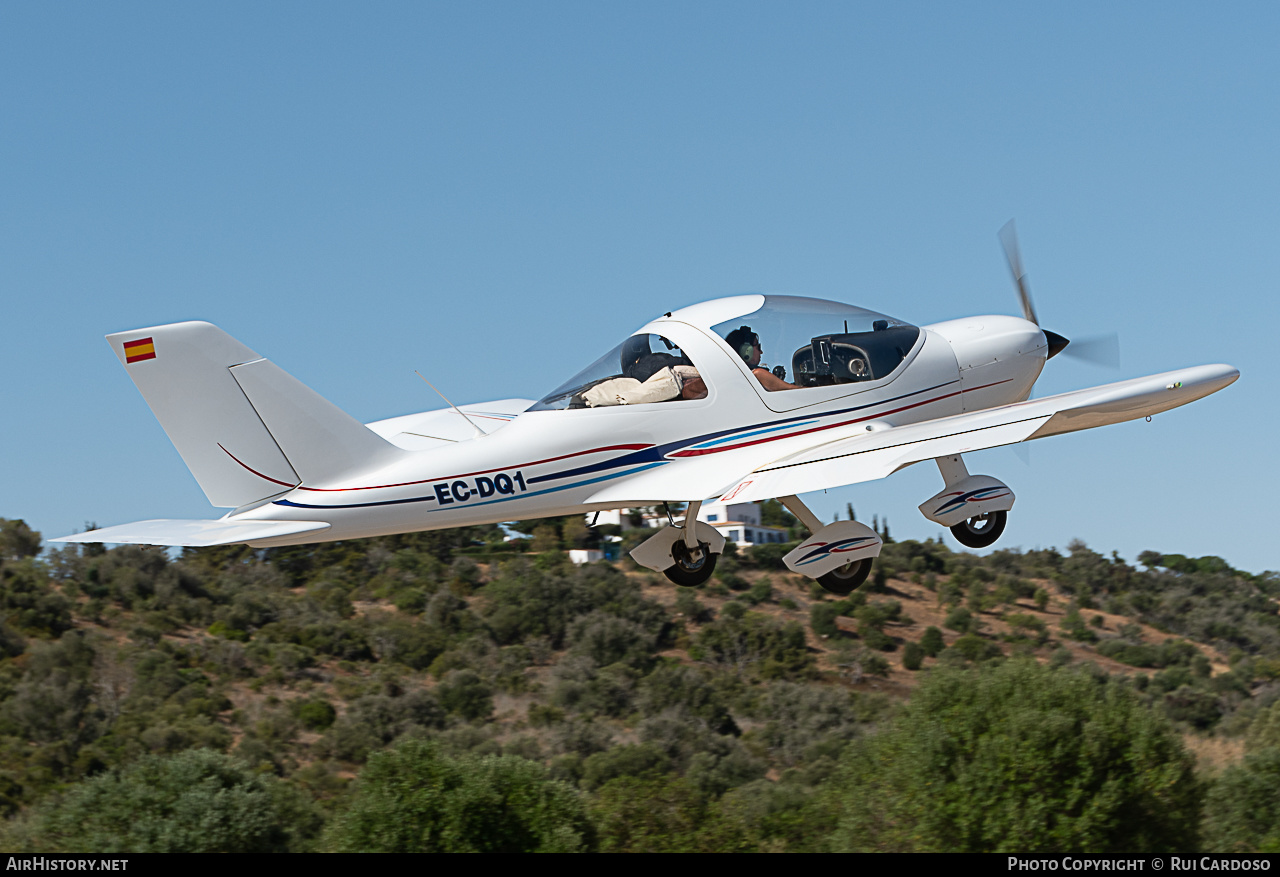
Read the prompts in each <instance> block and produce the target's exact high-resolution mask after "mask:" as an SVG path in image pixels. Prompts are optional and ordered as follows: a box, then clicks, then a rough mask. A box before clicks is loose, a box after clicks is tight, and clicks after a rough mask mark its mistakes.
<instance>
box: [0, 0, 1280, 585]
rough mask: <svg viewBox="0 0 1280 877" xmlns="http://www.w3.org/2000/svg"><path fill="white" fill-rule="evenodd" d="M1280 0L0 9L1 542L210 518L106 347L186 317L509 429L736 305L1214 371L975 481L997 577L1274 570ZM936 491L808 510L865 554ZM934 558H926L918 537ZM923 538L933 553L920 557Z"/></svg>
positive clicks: (391, 402) (273, 353) (867, 489)
mask: <svg viewBox="0 0 1280 877" xmlns="http://www.w3.org/2000/svg"><path fill="white" fill-rule="evenodd" d="M1278 25H1280V7H1276V6H1275V5H1274V4H1264V3H1234V4H1229V5H1226V6H1222V5H1212V6H1211V5H1210V4H1204V3H1200V4H1184V3H1169V2H1160V3H1132V4H1111V3H1072V4H1044V3H1038V4H1027V3H1010V4H994V3H993V4H943V3H904V2H895V3H874V4H872V3H851V2H842V3H830V4H827V3H804V4H785V5H784V4H781V3H747V2H732V3H711V2H701V3H692V4H690V3H655V2H644V3H608V4H605V3H580V4H579V3H538V4H528V3H468V4H464V3H448V4H434V3H425V2H414V3H377V4H331V3H319V2H307V3H279V2H278V3H270V4H261V3H229V2H219V3H216V4H215V3H188V4H173V3H154V4H140V3H127V2H125V3H114V4H90V3H61V4H47V3H32V2H11V3H6V4H3V5H0V305H2V311H0V318H2V320H3V327H4V338H5V343H4V345H3V348H2V350H0V366H3V370H4V372H3V373H4V377H5V380H4V381H3V384H2V389H0V406H2V407H0V410H3V411H4V413H5V416H6V418H7V419H8V424H7V428H6V429H4V430H3V431H0V516H3V517H11V518H13V517H21V518H25V519H26V520H27V521H28V522H29V523H30V524H31V525H32V526H33V527H35V528H37V529H39V530H41V531H43V532H44V534H45V535H46V536H55V535H61V534H63V533H66V532H71V531H73V530H78V529H81V528H82V527H83V526H84V523H85V522H86V521H94V522H97V523H99V524H101V525H104V526H105V525H108V524H117V523H125V522H128V521H132V520H139V519H145V518H158V517H175V518H202V517H216V516H217V515H219V514H221V512H220V510H214V509H212V508H211V507H209V506H208V504H207V503H206V501H205V499H204V496H203V494H202V493H201V492H200V490H199V488H198V487H197V485H196V483H195V481H194V479H192V478H191V476H190V475H189V473H188V472H187V470H186V468H185V466H183V464H182V462H181V459H180V458H179V457H178V455H177V453H176V451H174V450H173V449H172V446H171V445H170V444H169V442H168V440H167V439H166V438H165V436H164V434H163V432H162V431H161V429H160V428H159V426H158V425H157V424H156V422H155V420H154V418H153V417H152V415H151V414H150V412H149V410H148V409H147V407H146V405H145V403H144V402H143V401H142V399H141V397H140V396H139V395H138V393H137V391H136V390H135V389H134V387H133V385H132V383H131V382H130V381H129V380H128V378H127V376H126V375H125V374H124V371H123V369H121V368H120V366H119V364H118V363H117V362H116V360H115V358H114V357H113V356H112V354H111V352H110V350H109V348H108V347H107V345H106V343H105V342H104V341H103V340H102V336H103V335H105V334H106V333H108V332H113V331H119V330H122V329H129V328H136V327H142V326H149V325H156V324H159V323H165V322H171V321H174V320H184V319H206V320H209V321H211V322H214V323H216V324H218V325H220V326H221V327H222V328H224V329H226V330H227V331H228V332H230V333H231V334H233V335H235V336H236V337H237V338H239V339H240V340H242V341H244V342H245V343H246V344H248V345H249V346H250V347H252V348H254V349H255V350H257V351H258V352H260V353H262V354H263V355H265V356H268V357H270V358H271V359H272V360H274V361H275V362H277V363H278V364H280V365H281V366H282V367H284V368H285V369H287V370H288V371H290V372H291V373H293V374H294V375H295V376H297V377H298V378H299V379H301V380H302V381H304V382H305V383H307V384H309V385H310V386H312V387H313V388H315V389H316V390H317V391H319V392H320V393H322V394H323V395H325V396H327V397H328V398H330V399H331V400H333V401H334V402H335V403H336V404H338V405H339V406H341V407H343V408H344V409H346V410H347V411H349V412H350V413H352V414H353V415H354V416H356V417H358V418H360V419H362V420H366V421H367V420H374V419H380V418H383V417H390V416H394V415H398V414H404V413H408V412H411V411H414V410H421V409H425V408H434V407H438V402H437V401H436V400H435V399H434V398H433V396H434V394H431V393H430V391H429V390H427V389H426V388H425V387H424V386H423V384H422V383H421V382H420V381H419V380H418V379H417V377H416V376H415V375H414V374H413V372H414V370H415V369H419V370H421V371H422V372H423V373H424V374H426V375H427V376H428V377H429V378H430V379H431V380H432V382H433V383H435V384H436V385H437V386H439V387H440V388H441V389H442V390H443V391H444V392H445V393H446V394H447V395H449V396H450V398H452V399H454V401H457V402H478V401H483V400H486V399H494V398H503V397H510V396H526V397H534V398H536V397H538V396H540V395H542V394H544V393H545V392H547V391H548V390H549V389H551V388H552V387H554V386H556V385H558V384H559V383H560V382H561V381H563V380H564V379H566V378H567V377H568V376H569V375H571V374H573V373H574V372H576V371H577V370H578V369H580V368H581V367H583V366H584V365H586V364H587V363H588V362H590V361H592V360H593V359H595V358H596V357H597V356H599V355H600V353H602V352H603V351H604V350H606V349H608V348H609V347H611V346H613V345H614V344H616V343H617V341H618V340H619V339H620V338H621V337H622V336H624V335H625V334H627V333H629V332H631V331H632V330H634V329H635V328H637V327H638V326H640V325H641V324H643V323H644V322H646V321H647V320H648V319H650V318H652V317H653V316H656V315H657V314H660V313H662V312H664V311H667V310H671V309H673V308H676V307H680V306H683V305H686V304H691V303H694V302H697V301H702V300H705V299H709V298H715V297H719V296H723V295H733V294H738V293H741V292H757V291H759V292H775V293H788V294H796V295H808V296H815V297H820V298H831V299H836V300H840V301H846V302H849V303H853V304H858V305H862V306H865V307H868V308H871V309H874V310H879V311H883V312H886V313H889V314H892V315H894V316H896V317H899V318H902V319H905V320H909V321H912V322H916V323H928V322H934V321H937V320H942V319H949V318H953V317H960V316H967V315H971V314H982V313H1016V312H1017V305H1016V301H1015V297H1014V293H1013V289H1012V285H1011V283H1010V280H1009V277H1008V272H1007V269H1006V267H1005V264H1004V262H1003V256H1002V255H1001V252H1000V248H999V245H998V242H997V238H996V232H997V231H998V229H999V228H1000V226H1001V225H1003V224H1004V222H1006V221H1007V220H1008V219H1009V218H1011V217H1016V218H1017V221H1018V226H1019V231H1020V233H1021V237H1022V245H1023V254H1024V259H1025V261H1026V264H1027V269H1028V271H1029V278H1030V282H1031V287H1032V291H1033V293H1034V294H1035V298H1036V305H1037V309H1038V311H1039V315H1040V319H1041V321H1042V323H1043V324H1044V325H1045V326H1046V327H1048V328H1051V329H1053V330H1054V331H1057V332H1059V333H1061V334H1063V335H1066V336H1067V337H1069V338H1071V337H1082V336H1086V335H1091V334H1096V333H1101V332H1111V331H1115V332H1118V333H1119V334H1120V339H1121V344H1122V349H1123V353H1122V362H1121V368H1120V369H1119V371H1109V370H1106V369H1103V368H1099V367H1096V366H1090V365H1085V364H1080V363H1075V362H1070V361H1067V360H1065V359H1055V360H1054V361H1053V362H1052V363H1050V364H1049V367H1048V368H1047V369H1046V372H1045V374H1044V376H1043V377H1042V378H1041V381H1040V383H1039V385H1038V387H1037V395H1047V394H1050V393H1054V392H1061V391H1064V390H1068V389H1073V388H1076V387H1081V386H1088V385H1092V384H1098V383H1105V382H1109V381H1112V380H1118V379H1120V378H1124V377H1133V376H1138V375H1142V374H1149V373H1155V372H1160V371H1165V370H1168V369H1171V368H1176V367H1179V366H1183V365H1193V364H1200V363H1210V362H1228V363H1230V364H1232V365H1235V366H1237V367H1238V368H1240V369H1241V372H1242V375H1243V376H1242V378H1241V379H1240V381H1239V382H1237V383H1236V384H1235V385H1234V386H1232V387H1230V388H1228V389H1227V390H1225V391H1223V392H1222V393H1220V394H1218V395H1215V396H1213V397H1211V398H1209V399H1206V400H1203V401H1201V402H1199V403H1196V404H1195V405H1193V406H1190V407H1187V408H1183V409H1178V410H1176V411H1174V412H1170V413H1167V414H1164V415H1160V416H1158V417H1156V418H1155V419H1154V420H1153V422H1152V423H1150V424H1147V423H1143V422H1137V423H1133V424H1125V425H1121V426H1113V427H1108V428H1105V429H1101V430H1092V431H1089V432H1086V433H1078V434H1074V435H1070V436H1063V437H1058V438H1053V439H1049V440H1046V441H1041V442H1035V443H1033V444H1031V445H1030V446H1028V447H1029V448H1030V454H1029V458H1030V461H1029V463H1028V462H1026V461H1025V460H1024V459H1023V458H1022V457H1020V456H1019V455H1017V454H1015V453H1014V452H1012V451H1011V450H1008V449H1001V450H995V451H989V452H984V453H982V454H979V455H975V456H974V459H973V460H971V462H970V469H971V471H975V472H978V471H981V472H985V473H987V474H991V475H995V476H997V477H999V478H1002V479H1003V480H1005V481H1007V482H1008V483H1009V484H1010V486H1011V487H1012V488H1013V489H1014V491H1015V492H1016V493H1017V495H1018V497H1019V499H1018V505H1017V506H1016V507H1015V509H1014V511H1013V513H1012V514H1011V516H1010V521H1009V526H1008V529H1007V530H1006V532H1005V536H1004V537H1003V539H1002V540H1001V542H1000V543H999V546H998V547H1022V548H1035V547H1049V546H1058V547H1065V546H1066V544H1067V543H1068V542H1069V541H1070V540H1071V539H1073V538H1080V539H1083V540H1084V541H1085V542H1087V543H1088V544H1089V545H1090V547H1092V548H1094V549H1095V550H1098V551H1102V552H1105V553H1109V552H1111V551H1113V550H1114V551H1118V552H1119V553H1120V554H1121V555H1122V556H1124V557H1126V558H1128V559H1130V560H1132V559H1133V558H1134V557H1136V555H1137V553H1138V552H1139V551H1142V550H1144V549H1153V550H1157V551H1164V552H1182V553H1187V554H1192V555H1203V554H1217V555H1221V556H1223V557H1225V558H1226V559H1227V560H1228V561H1229V562H1231V563H1232V564H1234V565H1236V566H1238V567H1241V568H1243V569H1248V570H1252V571H1261V570H1263V569H1280V558H1277V551H1276V548H1275V547H1274V546H1275V545H1276V540H1274V539H1273V538H1272V536H1271V533H1270V527H1271V509H1270V507H1269V503H1267V502H1266V499H1267V498H1268V497H1269V496H1270V495H1272V494H1273V493H1274V492H1275V489H1276V487H1277V478H1276V476H1275V475H1274V468H1273V463H1272V458H1273V454H1274V451H1273V441H1272V440H1271V436H1272V435H1273V434H1274V433H1275V432H1276V430H1277V419H1276V413H1275V408H1276V402H1277V399H1278V398H1280V393H1278V392H1277V390H1278V387H1277V369H1276V356H1275V353H1274V351H1275V349H1276V340H1275V339H1274V338H1273V334H1274V327H1275V326H1276V324H1277V318H1278V317H1280V305H1278V304H1277V299H1278V296H1277V292H1276V280H1277V277H1280V264H1278V262H1280V256H1278V255H1277V253H1278V251H1280V247H1278V245H1280V234H1278V232H1280V206H1278V205H1280V185H1278V183H1280V166H1278V163H1277V161H1276V156H1277V155H1280V102H1278V101H1277V100H1276V94H1277V86H1278V85H1280V53H1277V52H1276V51H1275V46H1276V44H1277V42H1278V40H1280V27H1278ZM940 486H941V484H940V479H939V477H938V475H937V472H936V470H934V469H933V468H932V467H925V466H916V467H913V468H912V469H909V470H906V471H904V472H901V473H898V474H897V475H895V476H893V477H892V478H889V479H887V480H885V481H882V482H878V483H875V484H870V485H860V486H858V487H856V488H847V489H841V490H833V491H830V492H829V493H826V494H816V495H811V496H809V497H808V499H809V500H810V501H811V503H812V504H813V505H814V507H815V508H816V509H817V510H818V511H819V513H820V514H822V516H823V517H825V518H828V519H829V518H830V517H831V515H832V513H834V512H835V511H836V510H837V509H839V510H843V509H844V506H845V504H846V503H847V502H852V503H853V504H854V506H855V508H856V509H857V510H858V513H859V516H860V517H861V518H864V519H869V518H870V517H871V515H872V514H879V515H881V516H887V517H888V519H889V521H890V523H891V526H892V529H893V532H894V534H895V535H896V536H898V537H902V538H906V537H915V538H924V537H929V536H934V535H937V534H938V532H939V528H938V527H936V525H932V524H930V523H928V522H927V521H925V520H924V519H923V518H922V517H921V516H920V515H919V513H918V512H917V511H916V509H915V507H916V505H917V504H919V503H920V502H922V501H923V500H924V499H926V498H927V497H929V496H931V495H932V494H933V493H935V492H936V491H937V490H938V489H939V488H940ZM949 538H950V537H949V535H948V539H949ZM950 544H952V545H953V547H954V542H951V543H950Z"/></svg>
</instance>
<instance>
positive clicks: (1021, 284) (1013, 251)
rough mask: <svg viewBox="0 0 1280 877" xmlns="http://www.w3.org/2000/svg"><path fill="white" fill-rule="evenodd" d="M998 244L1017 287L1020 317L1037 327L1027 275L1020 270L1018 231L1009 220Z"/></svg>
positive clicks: (1020, 255) (1001, 231)
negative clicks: (1001, 247) (1020, 305)
mask: <svg viewBox="0 0 1280 877" xmlns="http://www.w3.org/2000/svg"><path fill="white" fill-rule="evenodd" d="M1000 243H1001V244H1003V245H1004V257H1005V258H1006V259H1008V260H1009V271H1010V272H1012V273H1013V284H1014V286H1016V287H1018V301H1019V302H1020V303H1021V304H1022V316H1023V317H1025V318H1026V319H1028V320H1030V321H1031V322H1033V323H1035V324H1036V325H1037V326H1039V325H1040V321H1039V320H1038V319H1036V309H1035V306H1034V305H1033V304H1032V303H1031V287H1030V286H1029V285H1028V284H1027V273H1026V272H1025V271H1023V270H1022V252H1021V250H1020V249H1019V248H1018V229H1017V227H1016V226H1015V225H1014V224H1013V220H1012V219H1010V220H1009V221H1008V222H1006V223H1005V224H1004V227H1003V228H1001V229H1000Z"/></svg>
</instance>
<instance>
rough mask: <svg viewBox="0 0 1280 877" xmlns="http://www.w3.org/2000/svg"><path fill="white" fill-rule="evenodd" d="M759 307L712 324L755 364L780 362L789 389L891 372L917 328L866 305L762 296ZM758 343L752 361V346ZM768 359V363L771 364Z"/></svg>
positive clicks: (909, 346) (861, 379) (912, 343)
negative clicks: (757, 351)
mask: <svg viewBox="0 0 1280 877" xmlns="http://www.w3.org/2000/svg"><path fill="white" fill-rule="evenodd" d="M762 298H763V301H762V303H761V304H760V306H759V307H758V308H756V309H755V310H751V311H746V312H744V313H742V314H740V315H739V316H736V317H732V318H730V319H727V320H724V321H722V322H719V323H716V324H715V325H713V326H711V327H710V328H711V331H713V332H715V333H716V334H717V335H719V336H720V337H721V338H723V339H724V340H725V343H726V344H728V345H729V347H730V348H732V349H733V351H734V353H736V354H738V355H739V356H741V357H742V358H743V360H744V361H746V362H747V364H748V365H750V366H751V367H752V368H753V369H754V368H763V369H766V370H770V369H771V368H772V370H774V372H775V374H776V373H777V369H778V367H779V366H780V367H781V371H782V372H783V374H782V375H779V377H782V378H783V380H785V381H787V382H789V383H791V384H792V385H793V386H792V387H790V388H788V389H794V388H804V387H820V386H829V385H832V384H847V383H858V382H864V381H876V380H880V379H881V378H883V377H886V376H888V375H889V374H891V373H892V372H893V371H895V370H896V369H897V368H898V366H899V365H901V364H902V361H903V360H904V359H906V357H907V354H908V353H910V352H911V349H912V348H913V347H914V346H915V344H916V341H917V339H918V338H919V336H920V330H919V329H918V328H917V327H915V326H912V325H911V324H909V323H905V322H903V321H902V320H897V319H894V318H893V317H890V316H887V315H885V314H881V313H877V312H876V311H869V310H867V309H866V308H860V307H855V306H853V305H847V304H841V303H840V302H833V301H824V300H822V299H816V298H800V297H796V296H786V295H766V296H763V297H762ZM757 345H758V347H759V348H760V354H759V358H758V360H757V361H756V362H752V359H753V358H756V357H755V354H754V353H753V348H754V347H756V346H757ZM770 364H772V366H771V365H770Z"/></svg>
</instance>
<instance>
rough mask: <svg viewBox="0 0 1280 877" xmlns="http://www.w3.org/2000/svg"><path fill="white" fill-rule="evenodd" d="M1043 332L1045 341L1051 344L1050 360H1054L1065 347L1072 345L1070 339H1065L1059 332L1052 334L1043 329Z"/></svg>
mask: <svg viewBox="0 0 1280 877" xmlns="http://www.w3.org/2000/svg"><path fill="white" fill-rule="evenodd" d="M1041 331H1042V332H1044V340H1045V341H1047V342H1048V343H1049V355H1048V357H1047V358H1048V359H1053V358H1054V357H1055V356H1057V355H1058V354H1059V353H1061V352H1062V349H1063V348H1064V347H1066V346H1067V345H1068V344H1070V343H1071V341H1070V340H1069V339H1067V338H1063V337H1062V336H1061V335H1059V334H1058V333H1057V332H1050V331H1049V330H1048V329H1042V330H1041Z"/></svg>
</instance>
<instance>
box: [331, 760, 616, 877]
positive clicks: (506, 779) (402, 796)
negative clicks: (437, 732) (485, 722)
mask: <svg viewBox="0 0 1280 877" xmlns="http://www.w3.org/2000/svg"><path fill="white" fill-rule="evenodd" d="M325 843H326V845H327V847H328V848H329V849H331V850H333V851H336V852H383V853H437V852H438V853H462V852H506V853H527V852H576V851H579V850H585V849H589V848H590V845H591V843H592V833H591V826H590V823H589V822H588V820H587V814H586V810H585V808H584V807H583V804H582V800H581V798H580V797H579V796H578V793H577V792H575V791H574V790H573V789H572V787H570V786H568V785H566V784H565V783H562V782H559V781H557V780H553V779H551V778H550V777H549V776H548V774H547V769H546V768H544V767H543V766H542V765H540V764H536V763H534V762H532V761H527V760H525V759H523V758H519V757H517V756H511V755H505V756H493V755H490V756H484V757H476V756H472V755H463V756H459V757H456V758H451V757H449V756H447V755H445V754H443V753H442V752H441V751H440V749H439V748H438V747H437V746H436V745H435V744H433V743H431V742H429V741H425V740H409V741H406V742H405V743H403V744H402V745H400V746H398V747H397V748H395V749H392V750H389V751H386V752H380V753H377V754H376V755H374V756H373V757H371V758H370V759H369V765H368V767H366V768H365V769H364V771H363V772H362V773H361V774H360V776H359V777H358V778H357V780H356V790H355V793H354V794H353V796H352V799H351V805H350V807H348V809H347V810H346V811H345V812H343V813H342V814H341V815H339V816H338V817H336V818H335V819H334V820H333V822H332V823H331V825H330V827H329V830H328V831H327V832H326V835H325Z"/></svg>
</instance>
